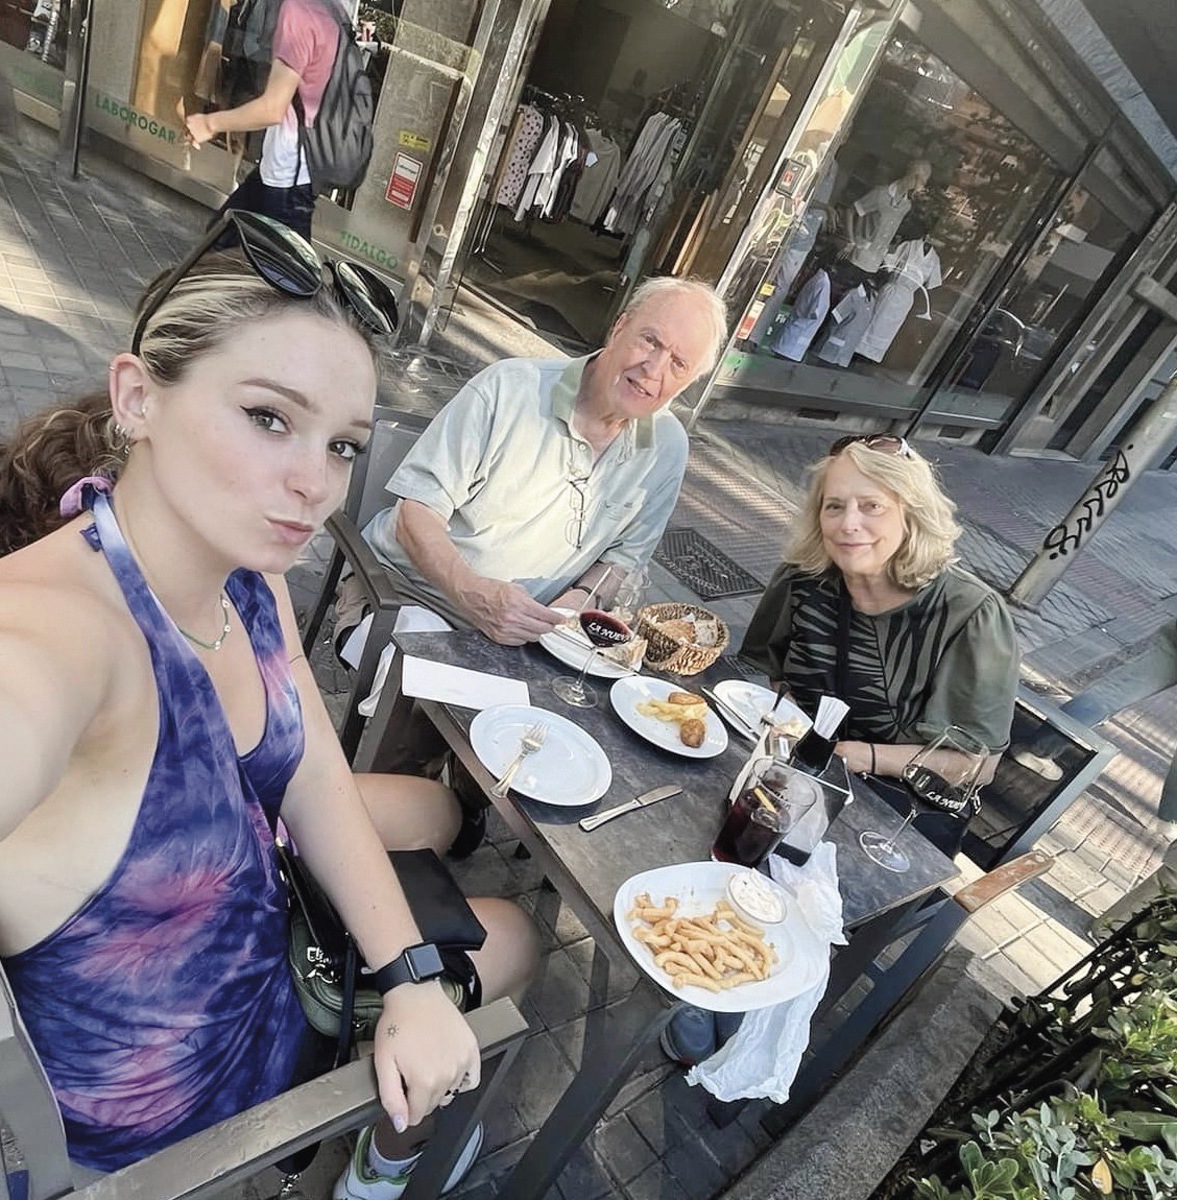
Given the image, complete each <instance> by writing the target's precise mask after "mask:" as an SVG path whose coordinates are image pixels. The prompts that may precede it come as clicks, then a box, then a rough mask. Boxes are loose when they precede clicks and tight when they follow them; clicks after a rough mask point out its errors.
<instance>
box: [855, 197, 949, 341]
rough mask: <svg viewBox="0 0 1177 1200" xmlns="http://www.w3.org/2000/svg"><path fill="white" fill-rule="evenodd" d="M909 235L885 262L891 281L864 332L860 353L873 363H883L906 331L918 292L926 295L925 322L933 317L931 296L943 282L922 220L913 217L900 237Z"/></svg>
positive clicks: (923, 313) (938, 257)
mask: <svg viewBox="0 0 1177 1200" xmlns="http://www.w3.org/2000/svg"><path fill="white" fill-rule="evenodd" d="M903 234H907V235H908V236H907V238H906V240H904V241H901V242H900V243H899V245H898V246H896V247H895V249H894V250H893V251H891V253H889V254H888V255H887V257H886V259H885V260H884V266H885V267H886V268H887V269H888V270H889V271H890V278H889V280H888V281H887V283H885V284H884V285H883V287H882V288H881V289H880V290H879V294H878V297H877V298H876V299H875V305H874V311H873V312H872V313H871V319H870V324H869V325H867V327H866V329H865V330H864V331H863V334H862V338H861V340H860V341H859V343H858V346H857V348H856V351H855V352H856V353H858V354H861V355H862V356H863V358H869V359H870V360H871V362H882V361H883V358H884V356H885V355H886V353H887V351H888V350H889V349H890V348H891V343H892V342H893V341H894V340H895V335H896V334H897V333H898V332H899V331H900V329H902V328H903V325H904V322H905V321H906V320H907V317H908V314H909V313H910V312H911V308H912V305H913V304H914V302H915V295H916V292H922V293H923V305H924V311H923V312H922V313H921V314H920V316H922V317H923V318H924V319H925V320H930V319H931V316H932V306H931V301H930V300H929V298H928V292H929V290H930V289H931V288H936V287H939V286H940V284H941V283H942V282H943V279H942V278H941V274H940V255H939V254H937V253H936V248H935V246H934V245H933V244H932V243H931V242H930V241H929V240H928V236H927V229H926V227H925V225H924V222H923V220H922V218H918V217H914V216H912V217H910V218H909V219H908V221H907V222H905V223H904V224H903V225H902V226H901V232H900V236H903Z"/></svg>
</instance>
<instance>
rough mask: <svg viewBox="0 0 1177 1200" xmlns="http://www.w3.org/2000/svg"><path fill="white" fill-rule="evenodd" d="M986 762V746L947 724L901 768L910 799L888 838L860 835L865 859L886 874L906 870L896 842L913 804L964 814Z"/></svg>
mask: <svg viewBox="0 0 1177 1200" xmlns="http://www.w3.org/2000/svg"><path fill="white" fill-rule="evenodd" d="M988 761H989V747H988V746H986V745H984V744H983V743H982V742H979V741H978V740H977V739H976V738H975V737H973V736H972V734H970V733H966V732H965V730H963V729H960V728H958V727H957V726H956V725H949V726H948V727H947V728H946V729H945V730H944V731H943V733H940V734H938V735H937V736H936V737H935V738H933V740H932V741H930V742H929V743H928V744H927V745H926V746H924V747H922V748H921V749H919V750H917V751H916V753H915V756H914V757H913V758H912V760H911V761H910V762H909V763H908V764H907V766H906V767H904V768H903V776H902V778H903V782H904V783H906V784H907V787H908V790H909V791H910V793H911V795H912V797H913V799H912V802H911V807H910V809H909V811H908V813H907V816H905V817H904V818H903V823H902V824H901V825H900V826H899V828H898V829H896V830H895V832H894V833H893V834H891V835H890V836H889V837H888V836H887V835H885V834H882V833H875V832H873V831H872V830H867V831H866V832H865V833H862V834H859V837H858V841H859V844H860V845H861V846H862V848H863V850H865V851H866V856H867V858H869V859H871V860H872V861H873V862H877V863H878V864H879V866H880V867H885V868H886V869H887V870H888V871H896V872H902V871H906V870H907V869H908V868H909V867H910V866H911V860H910V859H909V858H908V857H907V855H906V854H905V853H904V852H903V851H902V850H900V849H899V847H898V846H896V845H895V842H896V839H897V838H898V837H899V835H900V834H901V833H902V832H903V831H904V830H905V829H906V828H907V827H908V825H910V824H911V822H912V821H913V820H914V819H915V816H916V813H917V811H918V810H917V809H916V801H921V802H922V803H923V805H924V808H925V809H926V810H928V811H937V810H939V811H940V812H955V813H961V814H967V813H968V812H969V811H970V810H971V807H972V806H973V804H974V801H975V798H976V795H977V792H978V791H979V790H980V787H981V773H982V771H983V770H984V769H985V764H986V763H987V762H988Z"/></svg>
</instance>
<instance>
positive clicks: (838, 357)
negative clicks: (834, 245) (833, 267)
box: [817, 264, 878, 367]
mask: <svg viewBox="0 0 1177 1200" xmlns="http://www.w3.org/2000/svg"><path fill="white" fill-rule="evenodd" d="M847 267H848V269H847V268H844V269H843V270H842V272H840V277H845V276H846V275H848V274H849V275H851V277H852V276H853V274H854V273H857V274H861V272H858V270H857V268H855V267H853V266H849V265H848V264H847ZM877 295H878V282H877V280H876V279H875V277H874V276H873V275H867V276H866V277H865V278H862V279H861V281H860V282H853V279H852V278H851V286H850V287H848V288H846V290H845V291H844V292H843V294H842V295H841V297H840V298H839V300H838V302H837V304H835V305H834V306H833V307H832V308H831V309H830V319H829V321H827V322H826V328H825V337H824V338H823V339H822V341H821V344H820V345H819V346H818V348H817V356H818V358H820V359H821V360H822V362H826V363H829V364H830V365H831V366H836V367H848V366H849V365H850V360H851V359H852V358H853V357H854V352H855V351H856V350H857V349H858V345H859V343H860V342H861V340H862V335H863V334H864V333H865V332H866V330H867V327H868V326H869V325H870V323H871V320H872V318H873V316H874V311H875V301H876V299H877Z"/></svg>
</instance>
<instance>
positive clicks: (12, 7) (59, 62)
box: [0, 0, 69, 70]
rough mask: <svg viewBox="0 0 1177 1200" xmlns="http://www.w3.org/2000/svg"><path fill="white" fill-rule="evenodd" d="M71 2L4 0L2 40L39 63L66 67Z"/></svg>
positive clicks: (0, 25)
mask: <svg viewBox="0 0 1177 1200" xmlns="http://www.w3.org/2000/svg"><path fill="white" fill-rule="evenodd" d="M68 32H69V0H0V39H3V40H4V41H5V42H7V43H8V45H10V46H15V47H16V48H17V49H18V50H24V51H25V52H26V53H28V54H31V55H32V56H33V57H34V58H35V59H37V60H38V61H39V62H43V63H46V64H48V65H49V66H51V67H57V68H58V69H59V70H60V69H61V68H62V67H64V66H65V46H66V40H67V34H68Z"/></svg>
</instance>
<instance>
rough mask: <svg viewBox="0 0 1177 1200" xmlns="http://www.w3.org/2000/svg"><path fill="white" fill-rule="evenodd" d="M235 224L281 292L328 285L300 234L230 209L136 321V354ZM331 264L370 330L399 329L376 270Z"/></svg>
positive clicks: (343, 294)
mask: <svg viewBox="0 0 1177 1200" xmlns="http://www.w3.org/2000/svg"><path fill="white" fill-rule="evenodd" d="M231 226H232V227H234V228H235V229H236V232H237V237H238V239H239V241H240V243H241V250H242V253H243V254H244V255H245V258H246V261H247V262H248V263H249V265H250V266H251V267H252V268H253V269H254V270H255V271H256V272H257V273H258V275H260V276H261V278H262V279H264V280H265V281H266V283H268V284H269V285H270V287H272V288H273V289H274V290H275V291H276V292H281V293H282V295H284V296H292V297H294V298H295V299H298V300H310V299H311V298H312V297H313V296H315V295H317V294H318V292H319V290H320V289H321V288H322V287H323V286H324V284H325V283H326V279H325V278H324V276H323V265H324V264H323V261H322V260H321V259H320V258H319V256H318V254H317V253H316V252H315V248H314V247H313V246H312V245H311V244H310V242H308V241H307V240H306V238H304V237H303V236H302V235H301V234H298V233H295V232H294V230H293V229H289V228H288V227H287V226H285V225H283V224H282V223H281V222H280V221H275V220H273V219H272V218H270V217H263V216H260V215H259V214H258V213H251V212H240V211H237V210H235V209H230V210H229V211H228V212H226V213H224V214H223V215H222V216H221V217H220V218H219V219H218V220H216V221H214V222H213V224H212V225H210V226H209V228H208V229H207V230H206V231H205V235H204V237H202V238H201V239H200V241H199V242H197V243H196V245H195V246H193V247H192V249H191V250H190V251H189V252H188V253H187V254H186V255H185V256H184V258H183V259H182V260H181V261H180V262H179V263H178V264H177V265H176V267H175V268H174V269H173V270H172V271H171V272H170V273H169V274H168V276H167V278H166V279H165V280H164V281H163V283H162V284H160V286H159V287H158V288H156V289H155V293H154V295H153V296H152V297H151V299H150V300H149V301H148V302H147V304H146V305H145V306H144V309H143V311H142V312H141V313H140V314H139V319H138V320H137V321H136V322H135V332H134V334H133V335H132V337H131V353H132V354H138V353H139V347H140V345H141V344H142V342H143V333H144V330H146V328H147V323H148V321H150V320H151V318H152V317H153V316H155V314H156V313H157V312H158V311H159V309H160V306H161V305H162V304H163V302H164V301H165V300H166V299H167V298H168V296H169V295H170V294H171V291H172V289H173V288H174V287H175V286H176V284H177V283H179V282H180V280H181V279H183V278H184V276H185V275H187V274H188V272H189V271H191V270H192V268H193V267H194V266H195V265H196V264H197V263H198V262H199V261H200V259H201V258H203V257H204V255H206V254H207V253H208V252H209V250H211V249H212V248H213V247H214V246H215V245H216V243H217V242H218V241H219V239H220V237H221V235H222V234H223V233H224V232H225V231H226V230H227V229H229V228H230V227H231ZM326 265H327V268H328V270H329V271H330V274H331V287H332V290H333V291H334V293H335V296H336V298H337V299H338V300H339V302H340V303H341V304H343V305H344V306H345V307H346V308H348V309H349V310H350V311H351V312H352V313H354V314H355V316H356V318H357V319H358V320H359V322H360V323H361V324H362V325H363V326H364V327H365V328H367V329H369V330H371V331H372V332H373V333H376V334H381V335H387V334H390V333H393V332H395V330H396V326H397V311H396V299H395V297H394V296H393V294H392V291H391V289H390V288H389V287H388V285H387V284H386V283H385V282H384V281H383V280H382V279H381V278H380V277H379V276H378V275H377V274H376V273H375V272H374V271H370V270H369V269H368V268H367V267H365V266H362V265H361V264H360V263H357V262H352V261H351V260H350V259H335V260H333V259H327V260H326Z"/></svg>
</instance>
